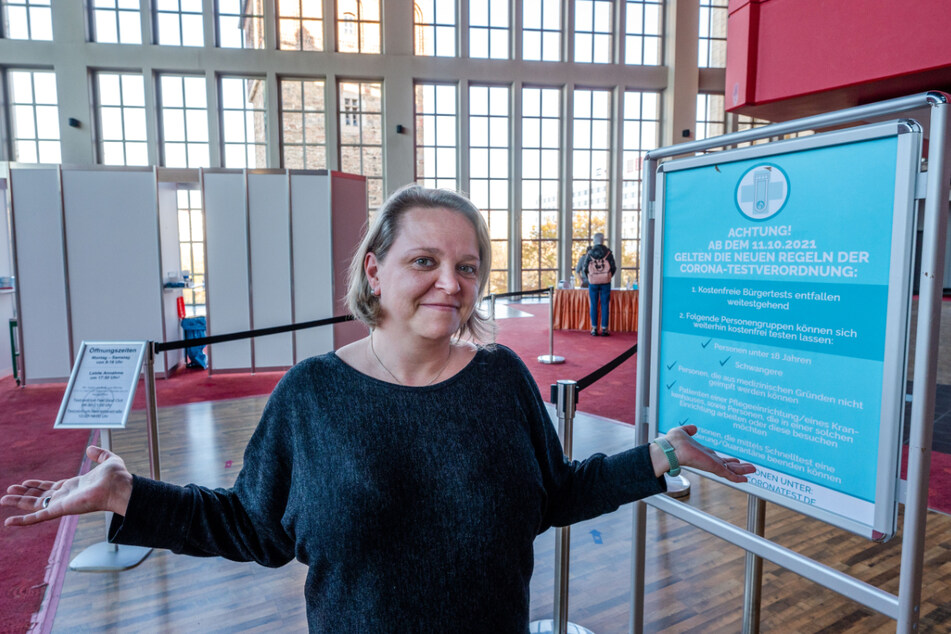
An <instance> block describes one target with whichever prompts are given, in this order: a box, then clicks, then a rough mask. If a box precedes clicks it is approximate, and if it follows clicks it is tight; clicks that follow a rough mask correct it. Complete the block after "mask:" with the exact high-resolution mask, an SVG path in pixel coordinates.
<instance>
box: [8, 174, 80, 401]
mask: <svg viewBox="0 0 951 634" xmlns="http://www.w3.org/2000/svg"><path fill="white" fill-rule="evenodd" d="M10 187H11V193H12V201H13V205H12V218H13V230H14V236H15V238H14V239H15V242H16V260H17V261H16V271H17V288H18V292H17V294H18V298H19V310H20V313H19V326H20V335H21V341H22V343H23V347H22V348H21V349H20V352H21V354H22V357H21V361H22V364H23V365H22V367H23V374H24V379H25V381H26V382H28V383H38V382H39V383H42V382H48V381H56V380H62V379H65V378H67V377H68V376H69V372H70V369H71V368H72V360H71V356H70V350H69V320H68V317H67V314H68V312H67V308H68V307H67V295H66V268H65V262H64V256H63V222H62V199H61V198H60V190H59V171H58V170H57V169H51V168H19V167H18V168H16V169H12V170H11V171H10Z"/></svg>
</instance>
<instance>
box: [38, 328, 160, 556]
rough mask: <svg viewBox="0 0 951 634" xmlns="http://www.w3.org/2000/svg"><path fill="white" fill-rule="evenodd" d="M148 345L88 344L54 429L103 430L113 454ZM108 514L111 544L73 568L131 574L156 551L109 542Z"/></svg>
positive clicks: (98, 547) (91, 551)
mask: <svg viewBox="0 0 951 634" xmlns="http://www.w3.org/2000/svg"><path fill="white" fill-rule="evenodd" d="M146 346H147V342H145V341H83V342H82V344H81V345H80V346H79V353H78V354H77V355H76V363H75V364H74V365H73V370H72V373H71V374H70V376H69V383H68V384H67V386H66V393H65V394H64V395H63V402H62V403H61V404H60V408H59V413H58V414H57V416H56V423H55V424H54V425H53V428H54V429H99V430H100V445H101V446H102V448H103V449H109V450H111V448H112V446H111V445H112V442H111V431H112V430H113V429H125V426H126V422H127V421H128V419H129V411H130V410H131V409H132V399H133V397H134V396H135V389H136V386H137V384H138V382H139V375H140V374H141V373H142V362H143V359H144V358H145V356H146ZM105 515H106V541H105V542H99V543H97V544H93V545H92V546H90V547H88V548H86V549H85V550H84V551H82V552H81V553H79V555H77V556H76V557H75V558H74V559H73V560H72V561H71V562H70V564H69V568H70V570H77V571H81V572H108V571H118V570H127V569H129V568H132V567H134V566H136V565H138V564H139V563H140V562H141V561H142V560H143V559H145V558H146V557H147V556H148V554H149V553H150V552H152V549H151V548H144V547H141V546H119V545H117V544H110V543H109V541H108V534H109V524H110V523H111V522H112V513H109V512H107V513H106V514H105Z"/></svg>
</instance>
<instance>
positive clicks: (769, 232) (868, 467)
mask: <svg viewBox="0 0 951 634" xmlns="http://www.w3.org/2000/svg"><path fill="white" fill-rule="evenodd" d="M920 137H921V135H920V129H919V128H918V126H917V125H915V124H913V123H908V122H904V121H897V122H888V123H883V124H875V125H871V126H863V127H859V128H851V129H848V130H844V131H841V132H832V133H827V134H822V135H815V136H810V137H805V138H802V139H796V140H791V141H785V142H779V143H771V144H769V145H764V146H754V147H751V148H743V149H739V150H730V151H724V152H716V153H712V154H708V155H704V156H701V157H694V158H687V159H678V160H672V161H669V162H667V163H664V164H663V165H662V166H661V168H660V169H659V170H658V172H659V179H658V190H657V191H658V203H657V204H658V211H657V222H656V237H655V244H657V245H660V248H658V249H656V251H655V258H654V266H655V270H656V271H657V273H658V274H659V279H660V283H658V284H656V285H655V288H654V297H653V323H654V328H653V331H652V336H653V343H652V347H653V349H654V350H655V351H657V353H656V354H655V355H654V356H653V358H652V362H653V364H654V367H653V368H652V371H651V402H652V403H656V405H657V406H656V407H655V408H652V419H651V421H650V424H651V430H652V434H654V433H663V432H665V431H667V430H669V429H671V428H672V427H675V426H678V425H683V424H688V423H689V424H696V425H697V426H698V427H699V428H700V431H699V433H698V436H697V438H698V440H700V441H701V442H703V443H704V444H706V445H708V446H710V447H712V448H714V449H715V450H717V451H718V452H719V453H721V454H723V455H727V456H733V457H737V458H740V459H742V460H745V461H748V462H751V463H753V464H755V465H756V467H757V473H755V474H753V475H751V476H750V478H749V483H748V484H743V485H732V486H736V487H738V488H740V489H743V490H745V491H747V492H749V493H752V494H754V495H756V496H759V497H761V498H764V499H767V500H769V501H772V502H776V503H778V504H782V505H784V506H787V507H790V508H793V509H795V510H797V511H800V512H802V513H804V514H806V515H809V516H812V517H816V518H818V519H821V520H824V521H827V522H829V523H831V524H834V525H837V526H840V527H843V528H846V529H848V530H851V531H853V532H856V533H859V534H861V535H864V536H866V537H869V538H872V539H876V540H883V539H887V538H888V537H890V536H891V535H892V534H893V533H894V532H895V530H896V517H897V484H898V465H899V458H900V453H901V438H900V436H901V421H902V418H903V415H904V405H905V399H904V395H905V390H906V387H905V385H906V384H905V373H906V365H907V341H908V337H907V334H908V312H909V305H910V300H911V284H910V277H911V269H912V259H913V258H912V242H913V237H914V223H915V218H916V213H915V207H914V204H913V202H914V201H913V198H914V190H915V185H916V180H915V175H916V173H917V169H918V164H919V159H920V152H921V148H920V146H921V138H920ZM728 484H729V483H728Z"/></svg>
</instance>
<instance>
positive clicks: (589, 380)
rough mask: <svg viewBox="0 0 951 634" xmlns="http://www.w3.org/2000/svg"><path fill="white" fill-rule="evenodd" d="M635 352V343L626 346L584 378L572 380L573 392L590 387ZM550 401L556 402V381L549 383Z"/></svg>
mask: <svg viewBox="0 0 951 634" xmlns="http://www.w3.org/2000/svg"><path fill="white" fill-rule="evenodd" d="M635 354H637V344H636V343H635V344H634V345H633V346H631V347H630V348H628V349H627V350H625V351H624V352H622V353H621V354H619V355H618V356H616V357H615V358H614V359H612V360H611V361H608V362H607V363H605V364H604V365H602V366H601V367H600V368H598V369H597V370H595V371H594V372H592V373H590V374H588V375H587V376H585V377H584V378H581V379H578V380H577V381H575V382H574V383H575V392H580V391H581V390H583V389H585V388H586V387H590V386H591V384H593V383H596V382H597V381H600V380H601V379H602V378H604V377H605V376H606V375H607V374H608V373H609V372H611V371H612V370H614V369H615V368H617V367H618V366H619V365H621V364H622V363H624V362H625V361H627V360H628V359H630V358H631V357H633V356H634V355H635ZM551 402H552V403H555V404H557V403H558V384H557V383H552V384H551ZM577 402H578V395H577V394H575V403H577Z"/></svg>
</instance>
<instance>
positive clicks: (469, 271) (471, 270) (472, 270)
mask: <svg viewBox="0 0 951 634" xmlns="http://www.w3.org/2000/svg"><path fill="white" fill-rule="evenodd" d="M459 270H460V271H461V272H463V273H465V274H466V275H475V274H476V273H477V272H478V269H476V267H474V266H472V265H471V264H462V265H460V266H459Z"/></svg>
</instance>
